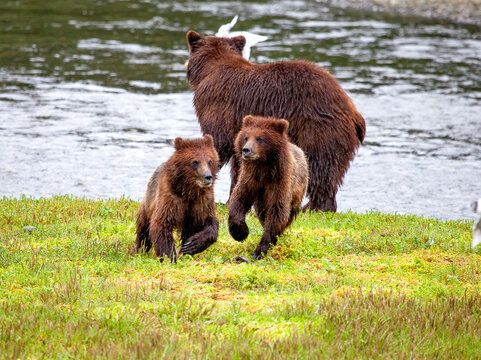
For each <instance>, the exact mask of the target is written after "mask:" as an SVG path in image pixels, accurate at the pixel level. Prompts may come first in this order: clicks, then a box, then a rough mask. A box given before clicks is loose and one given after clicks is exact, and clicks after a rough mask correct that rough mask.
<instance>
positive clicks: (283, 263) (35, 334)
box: [0, 196, 481, 359]
mask: <svg viewBox="0 0 481 360" xmlns="http://www.w3.org/2000/svg"><path fill="white" fill-rule="evenodd" d="M137 209H138V203H137V202H134V201H131V200H128V199H124V198H122V199H119V200H105V201H95V200H89V199H77V198H72V197H69V196H58V197H53V198H49V199H43V198H41V199H29V198H21V199H7V198H3V200H0V358H15V359H16V358H72V357H75V358H107V359H110V358H134V359H147V358H152V359H174V358H175V359H195V358H209V359H226V358H234V359H247V358H249V359H291V358H305V359H309V358H446V359H447V358H467V359H468V358H479V357H481V350H479V349H481V340H480V339H481V321H480V320H479V319H481V295H480V294H481V267H480V265H479V264H480V263H481V262H480V260H481V257H480V255H479V252H480V250H477V251H476V252H473V251H472V250H471V249H470V248H469V244H470V236H471V223H470V222H467V221H448V222H443V221H437V220H433V219H424V218H422V217H416V216H398V215H388V214H380V213H376V212H372V213H367V214H354V213H351V212H347V213H338V214H331V213H329V214H318V213H305V214H300V215H299V217H298V218H297V220H296V221H295V222H294V224H293V226H292V228H291V229H289V230H288V231H287V232H286V233H285V234H284V235H283V236H282V237H281V238H280V240H279V242H278V245H277V246H276V247H274V248H273V249H271V250H270V252H269V253H268V256H267V258H266V259H264V260H262V261H257V262H252V263H240V264H237V263H235V261H233V259H234V258H235V257H236V256H239V255H240V256H244V257H248V258H250V254H251V253H252V251H253V250H254V248H255V246H256V244H257V242H258V238H259V237H260V236H261V234H262V229H261V227H260V225H259V223H258V221H257V220H256V219H255V218H254V217H253V216H252V214H251V215H249V216H248V219H247V222H248V225H249V227H250V229H251V235H250V236H249V237H248V239H247V240H246V241H245V242H244V243H237V242H235V241H233V240H232V239H231V238H230V236H229V234H228V230H227V227H226V222H227V208H226V207H225V206H224V205H218V207H217V210H218V216H219V220H220V229H219V239H218V241H217V243H216V244H214V245H213V246H211V247H210V248H209V249H208V250H207V251H205V252H204V253H202V254H198V255H196V256H195V257H190V256H186V257H181V258H180V259H179V261H178V262H177V263H176V264H171V263H169V262H164V263H160V262H159V261H158V259H156V257H155V256H154V255H153V254H137V253H136V251H134V250H135V249H134V248H133V242H134V232H135V226H134V222H135V213H136V211H137ZM24 226H35V227H36V230H34V231H32V232H26V231H24V230H23V227H24Z"/></svg>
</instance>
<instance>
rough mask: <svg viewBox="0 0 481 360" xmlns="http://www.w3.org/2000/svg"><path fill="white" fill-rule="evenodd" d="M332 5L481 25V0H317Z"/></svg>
mask: <svg viewBox="0 0 481 360" xmlns="http://www.w3.org/2000/svg"><path fill="white" fill-rule="evenodd" d="M316 1H317V2H321V3H326V4H328V5H331V6H335V7H340V8H344V9H354V10H361V11H368V12H373V13H385V14H395V15H401V16H419V17H423V18H426V19H431V20H443V21H451V22H454V23H457V24H462V25H472V26H476V27H481V0H349V1H348V0H316Z"/></svg>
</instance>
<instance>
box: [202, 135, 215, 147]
mask: <svg viewBox="0 0 481 360" xmlns="http://www.w3.org/2000/svg"><path fill="white" fill-rule="evenodd" d="M204 143H205V144H206V145H207V146H212V147H214V139H212V136H210V135H209V134H207V135H204Z"/></svg>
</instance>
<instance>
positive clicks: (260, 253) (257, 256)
mask: <svg viewBox="0 0 481 360" xmlns="http://www.w3.org/2000/svg"><path fill="white" fill-rule="evenodd" d="M267 250H269V245H267V246H265V245H263V244H259V245H258V246H257V248H256V249H255V250H254V253H253V254H252V257H253V258H254V260H261V259H263V258H264V256H265V255H266V254H267Z"/></svg>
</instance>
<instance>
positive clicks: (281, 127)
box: [271, 119, 289, 134]
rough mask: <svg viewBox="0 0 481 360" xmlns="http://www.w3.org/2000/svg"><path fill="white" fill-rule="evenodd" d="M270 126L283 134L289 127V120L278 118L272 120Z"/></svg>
mask: <svg viewBox="0 0 481 360" xmlns="http://www.w3.org/2000/svg"><path fill="white" fill-rule="evenodd" d="M271 126H272V128H273V129H274V130H275V131H277V132H279V133H281V134H284V133H287V129H288V128H289V121H287V120H284V119H279V120H276V121H275V122H273V123H272V125H271Z"/></svg>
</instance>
